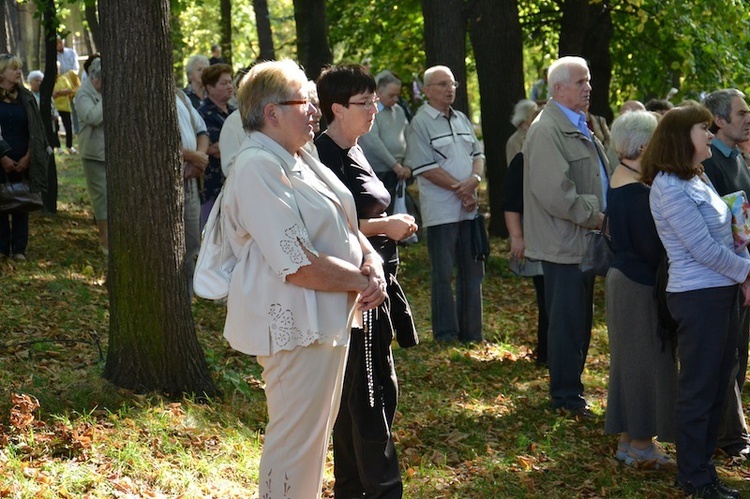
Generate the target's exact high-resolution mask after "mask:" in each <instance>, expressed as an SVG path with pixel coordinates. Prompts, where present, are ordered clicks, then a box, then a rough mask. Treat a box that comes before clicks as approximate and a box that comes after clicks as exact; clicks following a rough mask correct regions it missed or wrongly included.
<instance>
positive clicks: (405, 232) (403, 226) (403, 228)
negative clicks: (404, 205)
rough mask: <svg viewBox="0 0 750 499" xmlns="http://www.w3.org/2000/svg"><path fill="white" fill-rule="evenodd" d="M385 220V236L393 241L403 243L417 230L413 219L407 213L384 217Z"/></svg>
mask: <svg viewBox="0 0 750 499" xmlns="http://www.w3.org/2000/svg"><path fill="white" fill-rule="evenodd" d="M385 220H386V225H385V235H386V236H388V239H392V240H394V241H403V240H404V239H406V238H407V237H409V236H411V235H412V234H414V233H415V232H417V230H418V229H419V227H418V226H417V224H416V223H415V221H414V217H413V216H411V215H409V214H407V213H396V214H394V215H390V216H388V217H385Z"/></svg>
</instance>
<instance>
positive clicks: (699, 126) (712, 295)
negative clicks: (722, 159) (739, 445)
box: [642, 105, 750, 498]
mask: <svg viewBox="0 0 750 499" xmlns="http://www.w3.org/2000/svg"><path fill="white" fill-rule="evenodd" d="M712 121H713V116H712V115H711V112H710V111H708V109H706V108H705V107H703V106H697V105H694V106H685V107H680V108H675V109H672V110H670V111H668V112H667V113H666V114H665V115H664V117H663V118H662V120H661V122H660V123H659V125H658V126H657V127H656V130H655V132H654V135H653V137H652V139H651V142H650V143H649V146H648V149H647V150H646V153H645V154H644V157H643V161H642V165H643V180H644V182H646V183H647V184H652V186H651V194H650V200H649V201H650V206H651V213H652V215H653V217H654V223H655V224H656V230H657V232H658V234H659V238H660V239H661V241H662V244H663V245H664V249H665V250H666V251H667V256H668V257H669V279H668V282H667V305H668V307H669V311H670V313H671V314H672V316H673V317H674V319H675V321H676V322H677V342H678V345H679V348H678V354H679V361H680V373H679V378H678V386H677V401H676V405H675V426H676V430H677V466H678V473H677V483H678V485H679V486H680V487H682V488H683V489H684V490H685V491H686V492H687V493H688V494H694V496H695V497H717V498H729V497H739V492H737V491H736V490H734V489H731V488H729V487H727V486H726V485H725V484H724V483H722V482H721V481H720V480H719V478H718V476H717V474H716V469H715V467H714V465H713V462H712V460H711V456H712V455H713V452H714V449H715V448H716V440H717V436H718V431H719V425H720V423H721V414H722V405H723V403H724V398H725V396H726V394H727V387H728V386H729V379H730V376H731V371H732V362H733V359H734V356H735V355H736V352H737V330H738V326H737V322H738V320H739V318H738V314H739V308H738V305H739V300H740V299H742V298H741V296H740V288H741V289H742V291H743V294H744V304H745V305H746V306H747V305H748V303H750V280H749V279H748V275H749V274H750V255H748V251H747V249H742V250H741V251H739V252H737V251H735V248H734V242H733V237H732V214H731V212H730V210H729V208H728V206H727V204H726V203H725V202H724V201H723V200H722V199H721V198H720V197H719V195H718V194H717V193H716V190H715V189H714V187H713V185H712V184H711V181H710V180H709V179H708V178H707V177H706V176H705V175H704V173H703V167H702V166H701V162H702V161H704V160H705V159H707V158H709V157H711V147H710V145H711V140H712V139H713V137H714V136H713V134H712V133H711V131H710V130H709V126H710V124H711V122H712ZM740 285H741V286H740Z"/></svg>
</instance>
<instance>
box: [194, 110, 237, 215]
mask: <svg viewBox="0 0 750 499" xmlns="http://www.w3.org/2000/svg"><path fill="white" fill-rule="evenodd" d="M234 109H235V108H234V107H232V106H231V105H229V104H227V112H226V113H225V112H224V111H222V110H221V109H219V106H217V105H216V104H214V102H213V101H212V100H211V99H209V98H206V99H205V100H204V101H203V105H202V106H201V107H200V108H199V109H198V112H199V113H200V115H201V117H202V118H203V121H205V122H206V129H207V130H208V141H209V144H211V145H213V144H216V143H217V142H219V135H220V134H221V127H222V126H224V121H225V120H226V119H227V117H228V116H229V115H230V114H231V113H232V112H233V111H234ZM222 185H224V174H223V173H222V171H221V158H218V157H216V156H210V155H209V157H208V166H206V172H205V173H204V177H203V192H202V193H201V202H203V203H205V202H206V201H210V200H212V199H216V196H218V195H219V191H221V186H222Z"/></svg>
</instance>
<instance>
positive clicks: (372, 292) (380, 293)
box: [359, 261, 387, 310]
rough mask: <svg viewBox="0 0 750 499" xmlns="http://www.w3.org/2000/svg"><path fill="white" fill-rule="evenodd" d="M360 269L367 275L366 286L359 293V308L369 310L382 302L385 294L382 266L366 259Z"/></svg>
mask: <svg viewBox="0 0 750 499" xmlns="http://www.w3.org/2000/svg"><path fill="white" fill-rule="evenodd" d="M360 270H361V271H362V275H364V276H366V277H367V287H366V288H365V289H364V290H363V291H361V292H360V293H359V309H360V310H371V309H373V308H376V307H377V306H378V305H380V304H381V303H383V302H384V301H385V297H386V296H387V294H386V283H385V276H384V275H383V267H382V266H381V265H379V264H374V263H372V262H369V261H368V262H367V263H365V264H364V265H362V267H361V268H360Z"/></svg>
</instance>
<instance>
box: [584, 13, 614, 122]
mask: <svg viewBox="0 0 750 499" xmlns="http://www.w3.org/2000/svg"><path fill="white" fill-rule="evenodd" d="M588 18H589V26H588V29H587V30H586V38H585V39H584V43H583V48H582V50H581V55H582V56H583V57H584V59H586V60H587V61H589V67H590V68H591V81H592V87H593V88H592V89H591V104H590V106H589V108H590V110H591V114H596V115H598V116H604V118H605V119H606V120H607V122H612V119H614V113H613V112H612V108H611V107H610V105H609V82H610V81H611V80H612V56H611V55H610V52H609V44H610V41H611V40H612V33H613V31H614V28H613V26H612V6H611V5H610V2H609V0H605V1H603V2H598V3H592V4H591V5H590V6H589V16H588Z"/></svg>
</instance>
